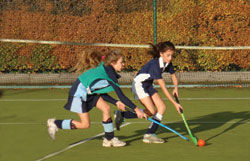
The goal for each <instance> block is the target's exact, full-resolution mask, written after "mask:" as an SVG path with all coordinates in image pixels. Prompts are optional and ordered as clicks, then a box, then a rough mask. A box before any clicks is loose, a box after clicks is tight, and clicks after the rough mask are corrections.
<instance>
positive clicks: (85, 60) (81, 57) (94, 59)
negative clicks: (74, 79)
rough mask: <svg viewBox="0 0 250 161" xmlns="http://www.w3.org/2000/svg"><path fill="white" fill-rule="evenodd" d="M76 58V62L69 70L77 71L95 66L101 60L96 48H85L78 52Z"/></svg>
mask: <svg viewBox="0 0 250 161" xmlns="http://www.w3.org/2000/svg"><path fill="white" fill-rule="evenodd" d="M76 59H77V63H76V64H75V65H74V66H73V68H72V69H71V70H70V71H74V72H77V73H79V72H84V71H86V70H88V69H90V68H95V67H97V66H98V65H99V64H100V63H101V61H102V54H101V53H100V52H98V51H96V50H91V49H87V50H84V51H83V52H81V53H78V55H77V56H76Z"/></svg>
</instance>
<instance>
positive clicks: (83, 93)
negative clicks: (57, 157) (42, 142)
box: [47, 50, 146, 147]
mask: <svg viewBox="0 0 250 161" xmlns="http://www.w3.org/2000/svg"><path fill="white" fill-rule="evenodd" d="M101 57H102V55H101V54H100V53H99V52H97V51H92V50H86V51H84V53H80V55H79V57H78V63H77V64H76V66H75V67H74V68H73V69H74V70H76V71H77V72H79V71H81V70H82V69H85V70H86V71H85V72H84V73H83V74H82V75H80V76H79V77H78V79H77V80H76V81H75V83H74V84H73V85H72V87H71V89H70V91H69V97H68V102H67V103H66V105H65V106H64V108H65V109H67V110H69V111H71V112H75V113H77V114H78V116H79V121H78V120H73V119H64V120H56V119H55V118H51V119H48V121H47V126H48V132H49V135H50V136H51V138H52V139H55V133H56V132H57V131H58V128H59V129H87V128H89V126H90V118H89V111H90V110H91V109H92V108H93V107H97V108H98V109H99V110H101V111H102V125H103V127H104V132H105V136H104V140H103V146H104V147H111V146H113V147H120V146H125V145H126V143H125V142H123V141H120V140H118V138H116V137H114V128H113V122H112V119H111V115H110V106H109V104H107V102H110V103H112V104H114V105H116V106H117V107H118V108H119V109H120V110H125V105H124V104H126V105H127V106H129V107H130V108H131V109H133V110H134V111H136V114H137V116H138V117H139V118H142V117H145V118H146V114H144V113H143V112H142V111H140V110H139V108H137V107H136V105H135V104H133V103H132V102H131V101H130V100H129V99H128V98H127V97H126V96H125V95H124V94H123V92H122V91H121V89H120V87H119V84H118V78H119V77H120V76H119V75H118V74H117V73H116V71H121V70H122V68H123V66H124V63H123V56H122V53H121V52H120V51H118V50H115V51H111V52H110V53H109V54H108V55H107V56H106V57H105V59H104V60H102V58H101ZM111 91H115V92H116V94H117V95H118V97H119V99H120V100H121V101H118V100H115V99H114V98H112V97H111V96H109V95H108V94H107V93H108V92H111ZM106 101H107V102H106Z"/></svg>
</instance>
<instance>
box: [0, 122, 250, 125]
mask: <svg viewBox="0 0 250 161" xmlns="http://www.w3.org/2000/svg"><path fill="white" fill-rule="evenodd" d="M126 123H129V124H149V123H150V122H147V121H137V122H126ZM161 123H163V124H183V122H181V121H163V122H161ZM188 123H189V124H249V123H250V121H242V122H238V121H227V122H224V121H206V122H205V121H202V122H196V121H189V122H188ZM45 124H46V123H28V122H0V125H45ZM91 124H101V122H91Z"/></svg>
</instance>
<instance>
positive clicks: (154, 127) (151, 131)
mask: <svg viewBox="0 0 250 161" xmlns="http://www.w3.org/2000/svg"><path fill="white" fill-rule="evenodd" d="M153 119H154V120H156V121H158V122H161V120H162V115H161V114H159V113H156V114H155V116H154V117H153ZM158 127H159V125H158V124H156V123H153V122H152V123H151V124H150V126H149V128H148V130H147V132H146V134H154V133H155V132H156V130H157V129H158Z"/></svg>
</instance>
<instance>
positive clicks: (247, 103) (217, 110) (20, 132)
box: [0, 88, 250, 161]
mask: <svg viewBox="0 0 250 161" xmlns="http://www.w3.org/2000/svg"><path fill="white" fill-rule="evenodd" d="M68 90H69V89H29V90H27V89H11V90H1V93H2V96H1V98H0V160H1V161H35V160H46V161H81V160H87V161H140V160H141V161H152V160H154V161H165V160H170V161H198V160H201V161H211V160H212V161H246V160H249V158H250V153H249V148H250V138H249V133H250V88H192V89H191V88H190V89H182V88H181V89H179V94H180V101H181V104H182V106H183V108H184V114H185V117H186V119H187V122H188V123H189V126H190V128H191V130H192V132H193V133H194V134H195V135H196V136H197V137H198V138H201V139H204V140H205V141H206V143H207V145H206V146H205V147H196V146H195V145H194V144H193V143H192V142H191V141H189V142H188V141H186V140H183V139H182V138H180V137H179V136H177V135H175V134H174V133H172V132H169V131H168V130H166V129H164V128H161V127H159V129H158V131H157V135H158V136H159V137H161V138H163V139H165V140H166V143H164V144H145V143H143V142H142V137H143V134H144V133H145V131H146V129H147V128H148V126H149V125H150V122H149V121H146V120H143V119H130V120H126V121H125V123H129V124H126V126H124V127H122V128H121V131H115V135H116V136H117V137H118V138H119V139H121V140H123V141H126V142H127V144H128V145H127V146H126V147H121V148H104V147H102V137H103V136H98V137H95V136H96V135H98V134H101V133H103V127H102V124H101V113H100V111H98V110H97V109H93V110H92V111H91V112H90V118H91V122H92V124H91V127H90V128H89V129H86V130H60V131H59V132H58V133H57V134H56V140H55V141H52V140H51V139H50V138H49V136H48V134H47V127H46V120H47V119H48V118H51V117H56V118H58V119H70V118H73V119H77V116H76V114H74V113H71V112H69V111H67V110H64V108H63V106H64V104H65V103H66V100H67V94H68ZM123 91H124V92H125V94H126V95H127V96H128V97H129V98H131V99H133V96H132V93H131V90H130V89H123ZM158 91H159V93H160V95H161V96H163V94H162V93H161V92H160V91H161V90H160V89H158ZM169 91H171V89H169ZM111 95H113V96H114V93H112V94H111ZM164 101H165V102H166V105H167V112H166V114H165V115H164V118H163V122H162V123H163V124H165V125H167V126H169V127H171V128H173V129H174V130H176V131H178V132H180V133H181V134H182V135H184V136H186V137H188V138H190V137H189V135H188V133H187V131H186V128H185V125H184V123H183V121H182V118H181V116H180V115H179V114H178V113H177V112H176V110H175V108H174V106H173V105H172V104H171V103H169V101H167V100H166V99H164ZM134 102H135V103H136V104H137V105H140V103H139V102H138V101H134ZM111 109H112V117H113V111H114V110H115V109H116V108H115V107H114V106H112V107H111ZM86 139H88V140H86ZM44 158H47V159H44Z"/></svg>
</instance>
